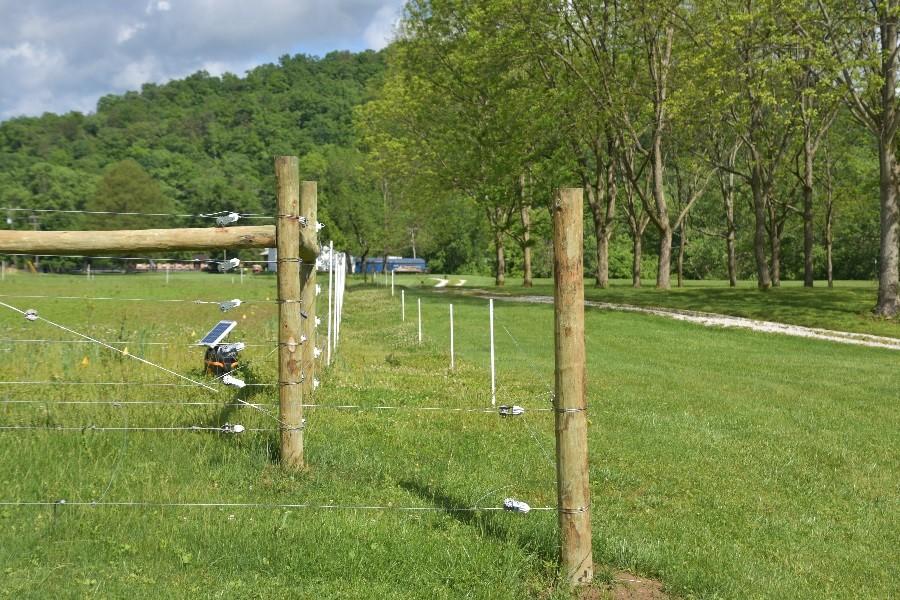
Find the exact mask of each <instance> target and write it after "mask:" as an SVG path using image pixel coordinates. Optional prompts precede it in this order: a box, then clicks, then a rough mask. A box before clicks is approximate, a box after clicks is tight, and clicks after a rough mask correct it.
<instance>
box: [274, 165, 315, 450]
mask: <svg viewBox="0 0 900 600" xmlns="http://www.w3.org/2000/svg"><path fill="white" fill-rule="evenodd" d="M275 177H276V180H277V185H278V208H277V211H278V212H277V215H276V221H275V229H276V231H275V237H276V243H277V246H278V349H279V352H278V400H279V409H280V410H279V414H280V421H281V462H282V464H283V465H285V466H288V467H291V468H303V466H304V462H303V397H304V396H305V395H306V394H305V392H306V391H308V390H312V386H313V372H314V360H315V355H314V352H313V348H314V347H315V320H316V289H315V288H316V285H315V283H316V275H315V273H316V272H315V265H316V257H317V256H318V253H319V249H318V243H317V241H316V184H315V183H314V182H312V183H310V182H303V184H301V183H300V174H299V167H298V161H297V157H295V156H278V157H276V158H275ZM310 267H311V268H310Z"/></svg>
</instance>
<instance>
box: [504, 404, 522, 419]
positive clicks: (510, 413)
mask: <svg viewBox="0 0 900 600" xmlns="http://www.w3.org/2000/svg"><path fill="white" fill-rule="evenodd" d="M498 412H499V413H500V416H501V417H518V416H519V415H524V414H525V409H524V408H522V407H521V406H517V405H513V406H507V405H506V404H503V405H501V406H500V408H499V409H498Z"/></svg>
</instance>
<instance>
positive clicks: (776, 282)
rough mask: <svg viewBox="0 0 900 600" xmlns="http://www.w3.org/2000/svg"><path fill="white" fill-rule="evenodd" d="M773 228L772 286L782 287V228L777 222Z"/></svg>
mask: <svg viewBox="0 0 900 600" xmlns="http://www.w3.org/2000/svg"><path fill="white" fill-rule="evenodd" d="M772 228H773V230H774V231H773V232H772V244H771V247H772V287H781V231H780V229H781V228H780V227H779V226H778V225H777V224H773V225H772Z"/></svg>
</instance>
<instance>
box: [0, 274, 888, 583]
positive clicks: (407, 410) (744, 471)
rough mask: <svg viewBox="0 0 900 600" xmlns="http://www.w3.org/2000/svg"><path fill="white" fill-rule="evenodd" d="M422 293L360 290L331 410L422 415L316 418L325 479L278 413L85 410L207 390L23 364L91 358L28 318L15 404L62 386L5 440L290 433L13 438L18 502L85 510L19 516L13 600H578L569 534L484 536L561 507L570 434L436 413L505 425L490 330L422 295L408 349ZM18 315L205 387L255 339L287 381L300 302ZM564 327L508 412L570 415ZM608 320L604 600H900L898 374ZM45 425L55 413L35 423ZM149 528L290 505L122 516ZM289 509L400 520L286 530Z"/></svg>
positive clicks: (108, 359) (731, 335) (529, 333)
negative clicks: (221, 351)
mask: <svg viewBox="0 0 900 600" xmlns="http://www.w3.org/2000/svg"><path fill="white" fill-rule="evenodd" d="M405 281H406V283H409V284H411V283H414V281H415V280H414V279H413V278H409V279H406V280H405ZM539 289H540V288H539ZM544 289H545V290H546V289H547V288H544ZM614 289H615V288H614ZM399 291H400V290H399V288H398V290H397V296H395V297H393V298H391V296H390V292H389V290H388V289H386V288H384V287H375V286H372V285H371V284H370V285H361V284H359V282H354V285H353V286H351V288H350V289H349V290H348V293H347V299H346V305H345V313H344V323H343V327H342V330H341V331H342V338H341V345H340V347H339V350H338V353H337V355H336V357H335V360H334V363H333V365H332V366H331V368H330V369H328V370H326V371H325V372H324V373H322V374H321V375H320V376H321V379H322V386H321V388H320V389H319V392H318V394H317V396H316V398H315V403H317V404H320V405H326V406H328V405H330V406H335V405H361V406H363V407H369V408H373V407H376V406H391V407H399V408H394V409H374V410H356V409H334V408H327V407H324V406H323V407H320V408H315V409H308V410H307V411H306V417H307V419H308V423H307V429H306V456H307V460H308V463H309V468H308V470H306V471H304V472H301V473H291V472H288V471H286V470H284V469H282V468H281V467H280V466H279V464H278V461H277V432H276V431H274V428H275V427H277V423H276V422H275V421H274V420H273V419H272V418H271V416H269V415H267V414H263V413H262V412H260V411H258V410H252V409H249V408H236V407H231V406H228V404H231V403H233V402H234V399H235V397H236V396H237V397H240V398H241V399H243V400H245V401H247V402H253V403H258V404H259V405H260V406H261V407H263V408H264V409H265V410H274V409H275V407H274V406H268V405H272V404H274V403H275V402H276V401H277V396H276V394H277V392H276V389H275V388H270V387H248V388H244V390H241V391H240V392H235V391H233V390H231V389H230V388H227V389H226V388H222V389H221V390H220V391H219V392H218V393H212V392H208V391H205V390H203V389H202V388H197V387H144V386H139V385H131V386H101V385H89V386H79V385H64V383H65V382H131V383H150V382H155V383H178V382H180V381H179V380H177V379H175V378H173V377H172V376H170V375H166V374H165V373H162V372H159V371H157V370H155V369H153V368H152V367H149V366H146V365H142V364H139V363H138V362H137V361H134V360H132V359H129V358H127V357H123V356H121V355H118V354H115V353H113V352H111V351H109V350H107V349H104V348H101V347H98V346H96V345H92V344H49V343H26V342H21V341H20V342H12V341H9V340H26V339H32V340H34V339H61V340H70V339H74V336H73V335H72V334H71V333H67V332H64V331H60V330H57V329H54V328H53V327H51V326H49V325H48V324H47V323H44V322H41V321H37V322H28V321H26V320H25V319H24V318H23V317H22V316H21V315H20V314H18V313H15V312H13V311H11V310H9V309H4V308H2V307H0V340H2V341H0V357H2V358H3V359H2V360H0V381H2V382H10V381H38V382H44V381H53V382H54V383H50V384H45V383H39V384H33V385H22V384H15V385H10V384H0V425H2V426H10V425H27V426H35V427H43V426H49V427H51V428H53V427H55V426H58V425H63V426H77V427H88V426H91V425H94V426H96V427H98V428H99V427H107V426H108V427H189V426H194V425H196V426H209V427H216V426H219V425H221V424H222V423H224V422H229V423H240V424H243V425H245V426H246V427H248V428H260V429H266V430H267V431H262V432H250V431H248V432H245V433H243V434H240V435H239V436H234V435H231V436H229V435H224V434H220V433H216V432H210V431H194V432H192V431H152V432H151V431H121V430H116V431H101V430H94V429H90V428H87V429H84V430H78V431H57V430H52V429H51V430H42V429H34V430H32V429H26V430H0V444H2V448H3V452H2V453H0V502H27V501H49V502H56V501H59V500H66V503H67V504H69V506H65V505H62V504H58V505H54V506H40V507H35V506H27V507H26V506H13V505H8V504H6V505H0V576H2V577H0V596H2V597H11V598H47V597H58V598H82V597H101V598H120V597H128V598H159V597H172V598H196V597H209V598H289V597H291V598H294V597H300V598H366V599H370V598H510V599H513V598H515V599H518V598H567V597H569V594H568V592H567V591H566V590H565V589H563V588H562V587H560V585H559V583H558V581H557V579H556V564H555V563H556V557H557V555H556V544H557V527H556V514H555V513H554V512H552V511H546V512H542V511H532V512H531V513H529V514H527V515H521V514H514V513H505V512H458V511H457V510H456V509H462V508H469V507H473V506H477V507H497V506H499V505H500V504H501V503H502V501H503V499H504V498H505V497H515V498H518V499H521V500H524V501H526V502H528V503H530V504H531V505H532V506H534V507H546V506H553V505H554V504H555V470H554V466H553V454H554V441H553V422H552V414H551V413H549V412H539V411H534V410H531V411H528V412H526V414H525V415H523V416H521V417H517V418H513V419H502V418H500V417H499V416H497V415H495V414H493V413H490V412H451V411H449V410H437V411H421V410H414V409H416V408H440V409H449V408H467V409H468V408H474V409H477V408H486V407H489V406H490V377H489V371H488V356H489V345H488V339H489V337H488V336H489V334H488V328H487V320H488V315H487V303H486V302H485V301H484V300H480V299H477V298H472V297H465V296H461V297H455V296H450V295H446V294H435V293H433V292H432V291H430V290H429V291H427V293H426V290H424V289H417V288H413V287H410V288H407V290H406V291H407V296H406V321H405V322H401V320H400V316H401V314H400V298H399ZM821 291H822V292H825V291H824V290H821ZM740 292H742V293H743V294H748V295H755V294H756V292H755V291H753V290H748V289H744V290H740ZM418 294H421V295H418ZM0 295H2V296H3V297H0V301H2V302H6V303H8V304H11V305H13V306H16V307H18V308H22V309H25V308H35V309H37V310H38V311H39V314H40V315H41V316H42V317H45V318H47V319H50V320H53V321H55V322H58V323H61V324H64V325H66V326H67V327H70V328H72V329H74V330H77V331H81V332H84V333H87V334H90V335H92V336H94V337H97V338H99V339H103V340H109V341H115V342H123V344H122V345H121V346H120V347H125V346H126V345H127V347H128V350H129V354H134V355H138V356H144V357H146V358H147V359H148V360H152V361H154V362H158V363H160V364H162V365H164V366H166V367H167V368H170V369H173V370H175V371H177V372H179V373H181V374H184V375H186V376H188V377H191V378H202V377H203V375H202V369H201V364H202V351H201V350H200V349H198V348H196V347H191V346H190V345H189V344H191V343H193V342H195V341H196V340H197V339H198V338H199V337H200V336H201V335H202V334H203V333H205V331H206V330H207V329H208V328H209V327H210V326H211V325H212V324H214V323H215V322H217V321H218V320H219V319H221V318H235V319H236V320H238V321H239V325H238V327H237V329H236V330H235V333H234V335H232V336H231V339H233V340H243V341H246V342H247V343H248V344H261V345H260V346H251V347H248V349H247V350H245V352H244V354H245V356H244V358H245V359H246V364H247V365H248V366H247V367H246V369H243V370H242V371H240V375H241V377H243V378H244V379H246V380H247V381H248V382H254V383H271V382H274V381H275V370H276V362H275V355H274V354H272V352H273V350H274V348H275V347H274V344H273V343H272V342H273V340H275V337H276V320H275V316H276V311H277V308H276V305H275V304H272V303H265V302H262V303H258V304H245V305H244V306H241V307H240V308H238V309H236V310H234V311H231V312H229V313H228V314H226V315H222V314H221V313H220V312H219V311H218V309H217V307H216V306H215V305H211V304H194V303H191V302H171V303H169V302H158V301H152V302H150V301H126V300H91V301H74V300H55V299H49V298H21V297H18V298H14V297H11V296H26V295H43V296H63V295H65V296H91V297H117V298H140V299H145V300H165V299H184V300H195V299H202V300H226V299H231V298H241V299H243V300H262V301H264V300H266V299H269V300H272V299H274V297H275V281H274V279H273V278H272V277H270V276H256V277H247V278H246V279H245V283H244V285H240V284H239V283H238V282H237V278H236V277H235V278H234V279H232V278H231V276H229V275H196V274H177V275H173V276H172V278H171V281H170V283H169V285H168V286H167V285H165V283H164V276H162V275H130V276H121V275H120V276H112V275H111V276H98V277H97V278H96V279H94V280H91V281H88V280H86V279H85V278H83V277H74V276H50V275H40V276H29V275H21V274H19V275H14V276H7V278H6V281H4V282H2V283H0ZM774 295H775V294H773V296H774ZM420 298H421V300H422V304H423V306H422V312H423V321H424V323H423V324H424V343H423V344H422V345H418V344H417V343H416V321H415V315H416V301H417V300H418V299H420ZM450 301H453V302H454V308H455V320H456V325H457V326H456V332H455V333H456V335H455V339H456V349H457V369H456V370H455V371H451V370H450V369H449V356H448V342H449V327H448V303H449V302H450ZM710 302H713V300H710ZM323 309H324V294H323V295H322V296H320V297H319V310H320V311H322V310H323ZM552 319H553V313H552V308H551V307H549V306H539V305H534V306H531V305H519V304H508V303H500V304H498V305H497V307H496V329H495V335H496V344H497V370H498V402H499V403H515V404H519V405H522V406H525V407H526V408H530V409H535V408H547V407H548V406H549V402H550V392H551V390H552V382H553V337H552V335H553V322H552ZM586 319H587V350H588V361H589V364H588V367H589V381H588V403H589V407H590V424H591V428H590V450H591V460H590V463H591V473H590V474H591V480H592V481H591V483H592V490H593V536H594V559H595V562H596V563H597V571H598V580H599V581H600V582H601V583H602V582H604V581H609V580H610V579H612V573H614V572H616V571H618V570H628V571H631V572H633V573H636V574H638V575H641V576H647V577H654V578H658V579H659V580H661V581H662V582H663V583H664V584H665V586H666V589H667V591H668V592H669V593H670V594H673V595H675V596H678V597H683V598H773V599H775V598H778V599H780V598H826V597H827V598H846V597H868V598H890V597H896V596H898V595H900V561H898V559H897V552H896V549H897V547H898V546H900V527H898V521H900V519H898V514H900V506H898V491H900V464H898V462H900V438H898V436H897V431H898V429H900V403H898V400H900V397H898V396H900V392H898V390H900V371H898V369H897V360H898V358H900V357H898V354H897V353H896V352H892V351H889V350H883V349H871V348H863V347H855V346H845V345H839V344H834V343H828V342H818V341H811V340H805V339H799V338H789V337H784V336H776V335H766V334H759V333H752V332H747V331H738V330H719V329H709V328H702V327H698V326H694V325H691V324H687V323H681V322H675V321H670V320H665V319H660V318H657V317H652V316H645V315H638V314H625V313H616V312H607V311H595V310H589V311H587V314H586ZM150 342H157V343H159V342H165V343H170V344H173V345H169V346H162V345H151V344H150ZM203 380H204V381H208V378H205V379H203ZM23 400H24V401H38V402H37V403H33V404H29V403H15V402H11V401H23ZM60 401H67V402H79V401H89V402H96V401H106V402H109V401H119V402H120V404H119V405H109V404H99V403H96V404H87V405H81V404H58V402H60ZM134 401H154V402H166V403H170V405H168V406H166V405H157V404H153V405H149V404H148V405H135V404H127V402H134ZM184 402H209V403H211V404H203V405H197V406H186V405H184V404H181V403H184ZM131 501H147V502H151V503H163V504H165V503H179V502H185V503H259V504H263V505H269V506H265V507H255V508H253V507H174V506H158V505H146V506H127V507H124V506H112V505H110V503H115V502H131ZM77 502H83V503H91V502H96V503H97V504H96V505H95V506H89V505H87V506H85V505H78V506H76V505H74V503H77ZM285 504H309V505H315V506H320V505H340V506H380V507H385V508H381V509H375V510H372V509H347V508H334V509H315V508H284V507H276V506H272V505H285ZM403 508H427V509H436V510H428V511H421V512H412V511H404V510H400V509H403Z"/></svg>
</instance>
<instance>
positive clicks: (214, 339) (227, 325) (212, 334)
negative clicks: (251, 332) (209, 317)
mask: <svg viewBox="0 0 900 600" xmlns="http://www.w3.org/2000/svg"><path fill="white" fill-rule="evenodd" d="M236 326H237V321H219V322H218V323H216V326H215V327H213V328H212V329H210V330H209V333H207V334H206V335H204V336H203V339H202V340H200V341H199V342H197V345H198V346H209V347H210V348H212V347H213V346H215V345H216V344H218V343H219V342H221V341H222V340H224V339H225V336H226V335H228V334H229V332H231V330H232V329H234V328H235V327H236Z"/></svg>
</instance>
